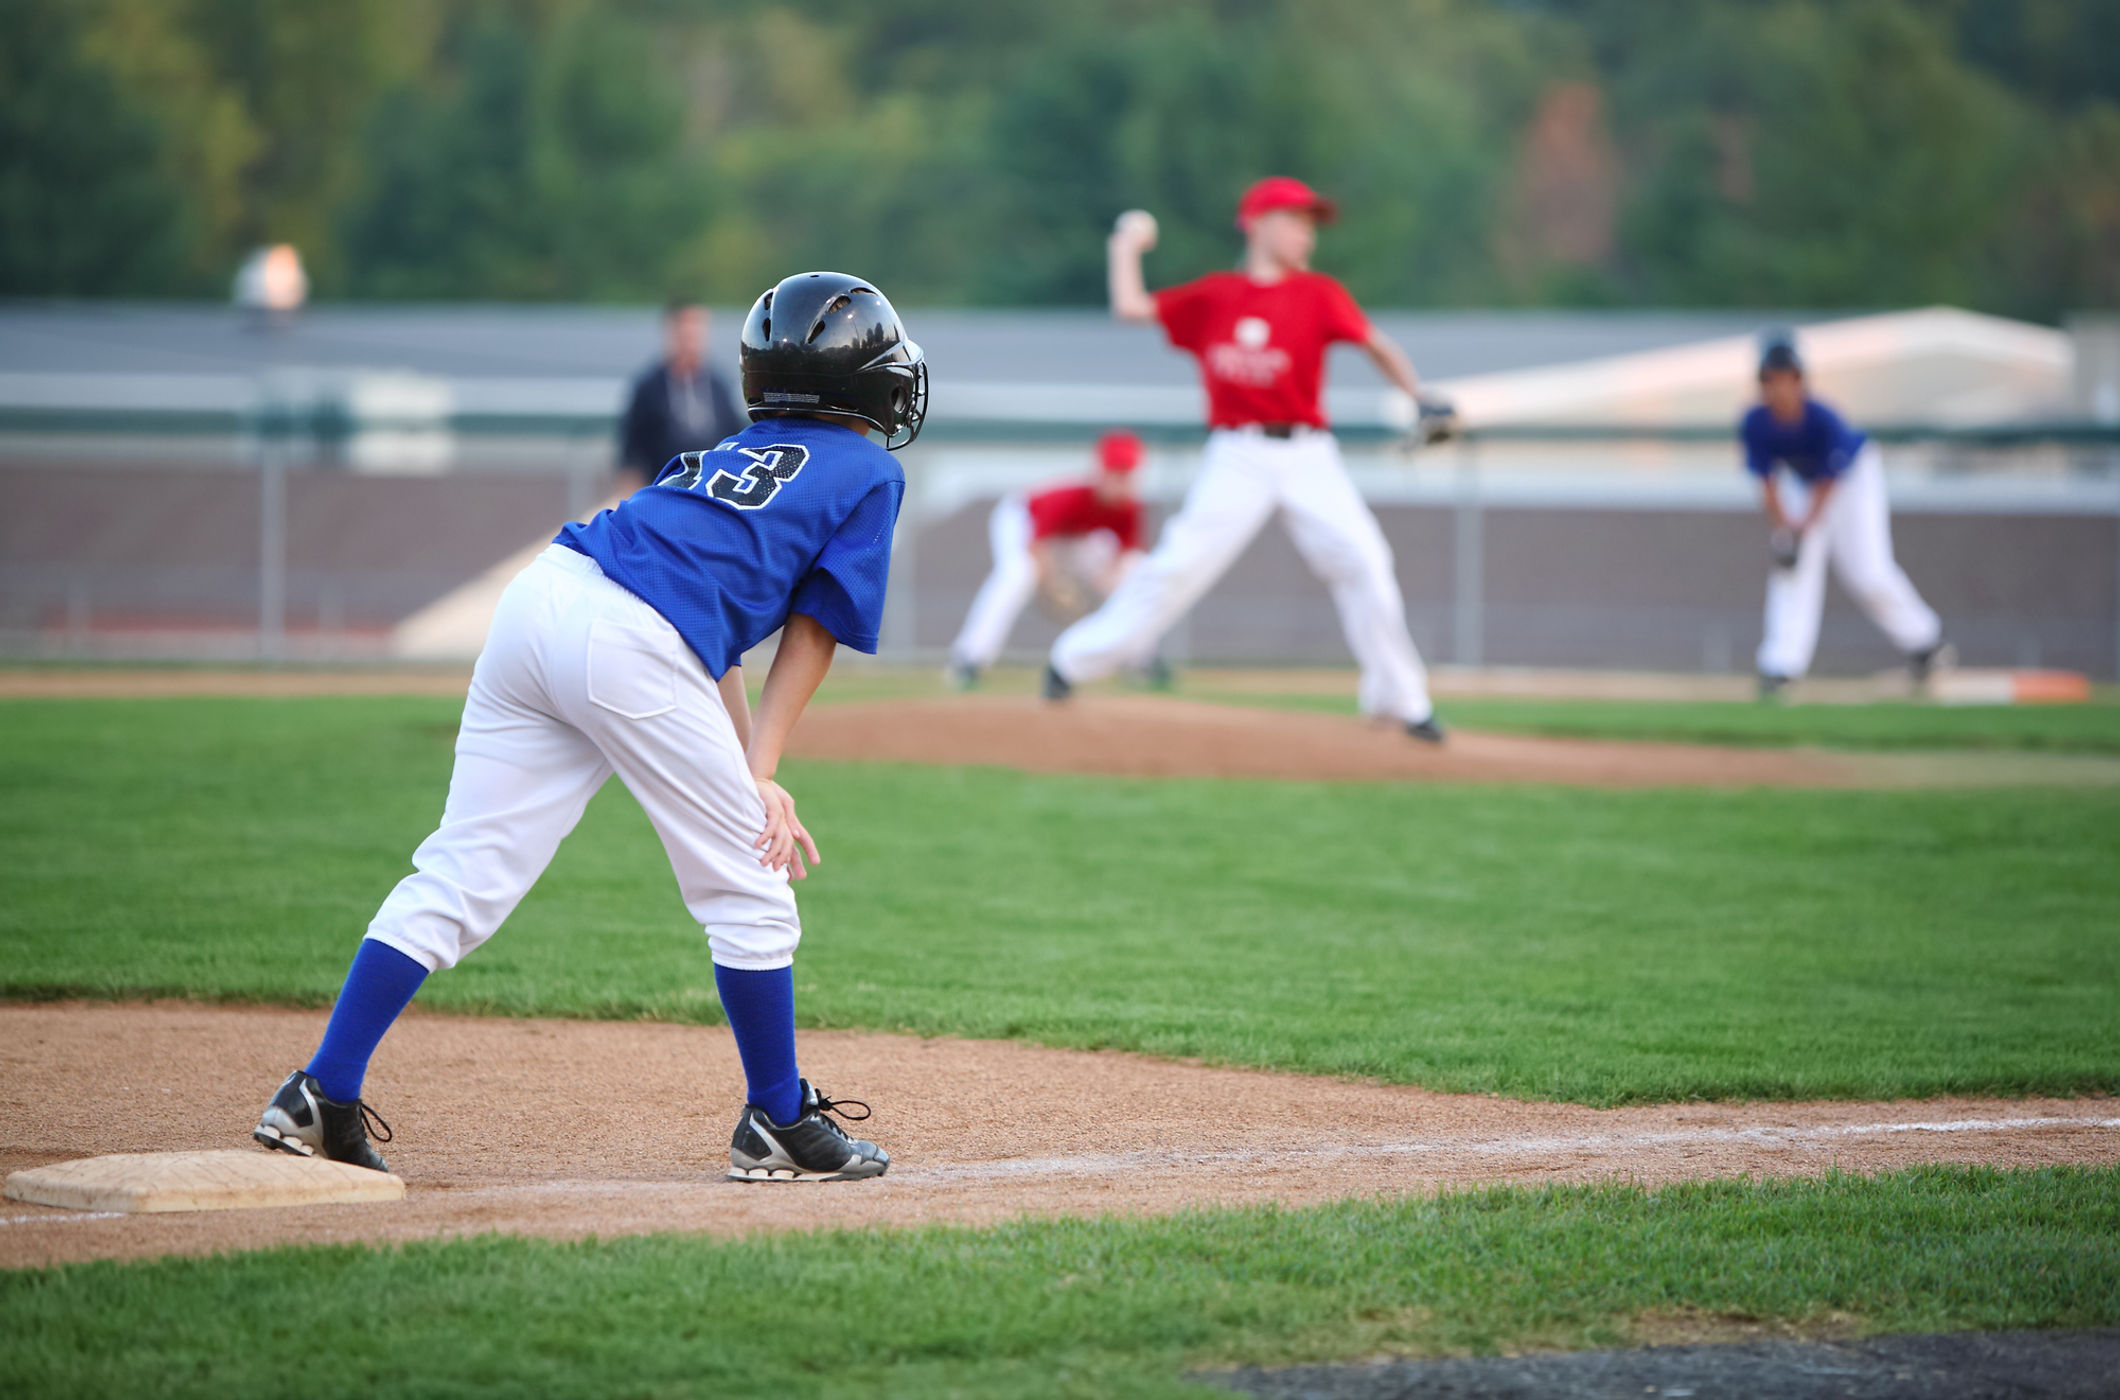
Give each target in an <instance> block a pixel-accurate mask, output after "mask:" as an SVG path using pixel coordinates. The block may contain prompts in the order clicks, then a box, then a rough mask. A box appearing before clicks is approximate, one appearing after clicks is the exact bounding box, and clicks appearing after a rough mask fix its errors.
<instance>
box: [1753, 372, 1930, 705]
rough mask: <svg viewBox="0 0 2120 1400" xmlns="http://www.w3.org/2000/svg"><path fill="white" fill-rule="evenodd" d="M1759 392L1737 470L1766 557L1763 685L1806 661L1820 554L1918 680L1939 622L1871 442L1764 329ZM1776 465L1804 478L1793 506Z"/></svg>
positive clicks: (1773, 688) (1821, 573) (1777, 685)
mask: <svg viewBox="0 0 2120 1400" xmlns="http://www.w3.org/2000/svg"><path fill="white" fill-rule="evenodd" d="M1759 398H1760V402H1759V404H1758V406H1757V407H1755V408H1753V409H1752V410H1751V412H1749V413H1747V414H1746V415H1745V417H1744V421H1743V423H1742V424H1741V425H1740V426H1739V429H1738V432H1739V436H1740V437H1741V438H1742V440H1743V442H1744V449H1745V469H1746V470H1747V471H1749V472H1750V473H1751V474H1752V475H1753V476H1755V477H1757V478H1758V479H1759V483H1760V504H1761V507H1762V508H1763V509H1764V510H1765V512H1766V516H1767V528H1768V532H1769V533H1768V552H1769V554H1770V556H1771V557H1772V559H1773V562H1774V568H1773V570H1772V572H1770V573H1769V574H1768V575H1767V609H1766V628H1765V632H1764V634H1763V635H1762V636H1761V638H1760V642H1759V689H1760V694H1762V695H1765V696H1771V695H1774V694H1777V693H1779V692H1780V691H1781V690H1782V688H1783V687H1785V686H1786V685H1788V683H1789V682H1790V681H1792V680H1794V679H1796V678H1797V677H1799V676H1801V675H1803V674H1804V673H1805V672H1806V671H1808V670H1810V669H1811V656H1812V653H1813V652H1815V651H1816V650H1817V648H1818V623H1819V618H1820V616H1821V614H1822V613H1823V612H1824V611H1825V602H1826V564H1827V562H1828V560H1830V561H1831V563H1832V565H1833V572H1834V574H1835V575H1837V576H1838V577H1839V579H1840V585H1841V587H1843V588H1845V589H1846V590H1847V591H1848V596H1849V597H1851V598H1853V599H1854V600H1855V602H1856V604H1857V606H1859V607H1861V609H1862V610H1863V611H1864V612H1866V613H1868V614H1869V616H1870V620H1871V621H1873V622H1875V623H1876V624H1877V625H1878V627H1879V628H1881V629H1882V630H1883V631H1884V634H1885V635H1886V636H1887V637H1890V638H1891V639H1892V643H1893V645H1895V646H1897V647H1898V648H1899V650H1900V651H1901V652H1902V653H1904V654H1905V656H1906V658H1907V665H1908V667H1909V668H1910V669H1911V670H1912V672H1913V675H1914V679H1915V681H1916V682H1917V683H1919V682H1923V681H1926V680H1927V679H1928V675H1929V670H1930V667H1931V666H1932V665H1933V664H1934V663H1935V660H1936V656H1937V653H1938V651H1939V649H1940V648H1941V646H1942V638H1943V627H1942V624H1941V623H1940V622H1939V621H1938V620H1937V618H1936V614H1935V611H1934V610H1933V609H1931V608H1930V607H1929V605H1928V604H1927V603H1925V602H1923V601H1922V600H1921V595H1920V594H1919V593H1916V592H1915V591H1914V585H1913V584H1912V583H1911V582H1909V581H1908V579H1907V576H1906V573H1905V571H1903V570H1902V569H1901V568H1900V567H1899V565H1898V563H1897V562H1896V561H1895V560H1894V559H1893V557H1892V517H1891V508H1890V507H1889V506H1888V505H1887V504H1886V503H1885V493H1884V463H1883V461H1882V460H1881V458H1880V457H1879V455H1878V452H1877V445H1876V444H1875V443H1873V442H1871V441H1870V440H1869V439H1868V438H1866V437H1864V436H1863V435H1862V434H1861V433H1859V432H1857V431H1856V430H1855V429H1854V428H1851V427H1849V426H1848V424H1847V423H1846V422H1845V421H1843V420H1842V418H1841V417H1840V415H1839V414H1837V413H1835V412H1834V411H1833V410H1832V409H1830V408H1828V407H1826V406H1825V405H1824V404H1822V403H1820V402H1819V401H1818V400H1816V399H1814V398H1812V397H1811V396H1810V394H1809V392H1808V390H1807V389H1806V386H1805V384H1804V373H1803V363H1802V361H1800V360H1799V359H1798V358H1797V356H1796V347H1795V345H1794V344H1793V343H1791V342H1790V341H1789V340H1788V339H1787V338H1786V337H1785V336H1782V337H1773V338H1770V339H1769V340H1768V341H1767V342H1766V344H1765V345H1764V347H1763V349H1762V351H1761V354H1760V361H1759ZM1777 467H1779V468H1782V469H1783V470H1785V471H1786V472H1787V473H1788V474H1789V475H1790V476H1792V477H1794V478H1795V479H1796V480H1797V481H1798V482H1799V483H1801V485H1802V486H1803V488H1804V497H1803V501H1802V503H1801V508H1800V509H1798V508H1792V507H1791V506H1789V505H1785V504H1784V503H1783V500H1782V494H1781V489H1780V484H1779V483H1778V481H1777V480H1776V473H1775V469H1776V468H1777Z"/></svg>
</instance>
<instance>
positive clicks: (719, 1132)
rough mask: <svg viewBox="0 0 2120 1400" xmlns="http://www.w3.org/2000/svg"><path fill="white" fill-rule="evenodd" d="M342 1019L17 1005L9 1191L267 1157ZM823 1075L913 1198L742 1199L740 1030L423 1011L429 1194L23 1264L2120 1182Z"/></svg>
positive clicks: (2025, 1160)
mask: <svg viewBox="0 0 2120 1400" xmlns="http://www.w3.org/2000/svg"><path fill="white" fill-rule="evenodd" d="M323 1021H324V1013H322V1012H319V1011H284V1010H273V1009H254V1008H226V1007H204V1006H193V1005H188V1004H183V1003H155V1004H151V1005H110V1004H97V1003H85V1004H84V1003H69V1004H62V1005H49V1006H31V1005H14V1006H0V1171H14V1170H18V1169H20V1168H23V1167H28V1166H37V1165H41V1164H44V1163H47V1162H53V1161H60V1160H64V1159H67V1158H72V1157H87V1156H93V1155H97V1154H100V1153H107V1152H147V1151H174V1150H180V1149H190V1148H211V1147H239V1146H243V1145H245V1144H247V1143H248V1142H249V1132H250V1128H251V1125H252V1124H253V1123H254V1122H255V1121H256V1118H257V1113H258V1110H259V1109H260V1108H261V1107H262V1106H263V1104H264V1101H265V1099H266V1098H267V1096H268V1095H269V1094H270V1093H271V1091H272V1089H273V1087H274V1086H275V1085H276V1084H277V1083H278V1082H279V1080H280V1079H281V1078H282V1077H283V1076H284V1075H285V1074H286V1073H287V1071H288V1069H289V1068H291V1067H293V1066H295V1065H297V1064H299V1063H300V1062H301V1061H302V1060H303V1058H304V1057H305V1056H306V1055H307V1054H308V1052H309V1050H310V1048H311V1047H312V1046H313V1045H314V1043H315V1041H316V1038H317V1035H318V1033H319V1032H320V1031H321V1029H322V1027H323ZM803 1060H804V1068H805V1070H806V1071H807V1072H808V1073H810V1074H812V1075H814V1076H815V1077H816V1078H817V1080H818V1081H819V1082H820V1083H821V1084H823V1085H824V1086H825V1087H826V1089H827V1090H828V1091H829V1092H832V1093H835V1094H843V1095H848V1096H852V1097H857V1098H863V1099H867V1100H868V1101H870V1102H871V1103H873V1104H874V1105H875V1107H876V1116H875V1118H874V1119H873V1120H872V1121H871V1122H870V1123H868V1124H866V1125H865V1126H864V1128H863V1131H864V1132H866V1133H868V1134H869V1135H871V1136H873V1137H874V1138H875V1139H876V1140H878V1141H880V1142H881V1143H883V1144H884V1145H885V1146H886V1147H888V1148H889V1149H890V1151H891V1155H892V1166H891V1169H890V1173H889V1175H887V1176H885V1177H883V1178H881V1179H880V1180H877V1181H870V1182H856V1183H845V1184H834V1185H826V1186H752V1185H739V1184H736V1183H733V1182H728V1181H726V1180H723V1179H722V1177H721V1175H720V1173H721V1172H722V1171H723V1170H725V1169H726V1166H727V1162H728V1158H727V1155H726V1153H727V1140H728V1131H729V1128H730V1126H731V1124H732V1123H733V1122H734V1118H735V1107H736V1104H737V1102H738V1100H739V1099H740V1097H741V1092H742V1090H741V1085H742V1079H741V1075H740V1072H739V1068H738V1065H737V1061H736V1053H735V1047H734V1044H733V1042H732V1041H731V1040H730V1038H729V1035H728V1032H727V1031H726V1030H722V1029H719V1028H708V1027H695V1026H671V1025H655V1024H639V1023H611V1022H583V1021H527V1020H491V1019H481V1018H474V1017H456V1016H430V1015H419V1014H414V1015H411V1016H408V1017H407V1018H406V1019H405V1021H404V1022H403V1023H402V1024H400V1025H399V1026H398V1027H397V1028H396V1029H395V1030H393V1031H392V1033H391V1036H390V1039H389V1040H388V1042H386V1044H385V1045H384V1047H383V1051H382V1053H381V1054H380V1055H379V1056H378V1057H377V1060H376V1064H375V1068H374V1070H373V1072H372V1073H371V1074H370V1076H369V1081H368V1089H367V1093H368V1096H369V1098H370V1099H371V1100H372V1101H373V1102H374V1103H376V1104H377V1105H378V1106H379V1107H380V1108H381V1110H382V1111H383V1113H384V1114H386V1115H387V1116H388V1117H389V1119H390V1121H391V1124H392V1125H393V1126H394V1127H395V1129H396V1132H397V1140H396V1142H394V1143H392V1144H390V1145H389V1146H387V1147H385V1148H384V1152H385V1154H386V1155H387V1156H388V1157H389V1159H390V1162H391V1165H392V1167H393V1168H394V1169H395V1170H396V1171H398V1172H399V1173H400V1174H402V1175H403V1176H404V1178H405V1180H406V1181H407V1182H408V1183H409V1185H410V1188H411V1189H410V1191H409V1192H408V1193H407V1196H406V1199H405V1200H404V1201H403V1202H401V1203H398V1204H394V1205H368V1206H312V1207H293V1208H286V1209H274V1210H257V1211H234V1212H224V1213H208V1214H194V1215H161V1216H108V1215H94V1214H84V1213H80V1212H70V1211H61V1210H52V1209H46V1208H43V1207H38V1206H27V1205H23V1204H21V1203H19V1202H14V1201H6V1202H0V1267H21V1266H26V1265H41V1264H46V1263H51V1262H55V1261H59V1260H70V1259H90V1258H104V1257H119V1258H125V1257H136V1256H143V1255H155V1254H167V1253H184V1254H194V1253H204V1252H208V1251H213V1250H221V1249H249V1248H259V1247H264V1246H268V1245H277V1244H289V1243H324V1242H332V1241H356V1240H365V1241H387V1240H408V1239H421V1238H429V1237H434V1236H444V1235H456V1234H464V1233H470V1232H478V1231H487V1230H499V1231H507V1232H514V1233H522V1234H532V1235H545V1236H553V1237H559V1238H576V1237H580V1236H584V1235H592V1234H593V1235H615V1234H634V1233H641V1232H646V1231H654V1230H697V1231H706V1232H710V1233H715V1234H742V1233H747V1232H752V1231H759V1230H783V1229H814V1228H817V1227H819V1226H831V1225H845V1226H865V1225H910V1224H918V1223H922V1222H928V1221H962V1222H973V1223H982V1222H991V1221H995V1220H1000V1219H1004V1218H1007V1217H1010V1216H1016V1215H1023V1214H1084V1215H1087V1214H1105V1213H1117V1214H1150V1213H1158V1212H1166V1211H1172V1210H1177V1209H1180V1208H1183V1207H1186V1206H1207V1205H1234V1204H1242V1203H1256V1202H1266V1201H1279V1202H1287V1203H1291V1204H1300V1203H1306V1202H1316V1201H1325V1200H1332V1199H1338V1198H1343V1197H1348V1196H1366V1195H1378V1194H1401V1193H1408V1192H1428V1191H1434V1190H1436V1189H1437V1188H1439V1187H1445V1186H1461V1185H1471V1184H1476V1183H1489V1182H1547V1181H1591V1180H1598V1179H1605V1178H1611V1177H1625V1178H1628V1179H1632V1180H1638V1181H1643V1182H1649V1183H1657V1182H1668V1181H1678V1180H1685V1179H1691V1178H1698V1177H1711V1176H1730V1175H1737V1174H1751V1175H1775V1176H1786V1175H1802V1174H1810V1173H1816V1172H1821V1171H1824V1170H1826V1169H1827V1168H1829V1167H1834V1166H1839V1167H1843V1168H1848V1169H1852V1170H1861V1171H1872V1170H1879V1169H1883V1168H1890V1167H1902V1166H1908V1165H1911V1164H1914V1163H1918V1162H1985V1163H1992V1164H1995V1165H2008V1166H2029V1165H2035V1164H2045V1163H2058V1162H2083V1163H2120V1102H2115V1101H2113V1100H2110V1099H2077V1100H2041V1099H2024V1100H2010V1101H1979V1100H1965V1099H1952V1100H1942V1099H1938V1100H1928V1101H1922V1102H1909V1103H1890V1104H1874V1103H1810V1104H1784V1103H1755V1104H1695V1105H1682V1106H1659V1107H1654V1108H1629V1109H1613V1110H1599V1109H1589V1108H1582V1107H1579V1106H1575V1105H1569V1104H1541V1103H1522V1102H1518V1101H1516V1100H1511V1099H1500V1098H1486V1097H1480V1096H1474V1095H1451V1094H1433V1093H1427V1092H1424V1091H1422V1090H1419V1089H1407V1088H1393V1087H1386V1086H1381V1085H1374V1084H1361V1083H1350V1082H1346V1081H1341V1080H1332V1079H1314V1078H1307V1077H1302V1076H1296V1075H1278V1074H1266V1073H1260V1072H1256V1071H1249V1070H1229V1069H1209V1068H1204V1067H1202V1066H1199V1065H1193V1064H1184V1063H1172V1062H1166V1061H1159V1060H1151V1059H1146V1058H1143V1057H1140V1056H1135V1055H1124V1054H1118V1053H1110V1052H1104V1053H1096V1054H1088V1053H1082V1052H1077V1051H1066V1050H1046V1049H1040V1048H1037V1047H1034V1046H1026V1045H1018V1044H1010V1043H1001V1042H991V1041H969V1040H950V1039H944V1040H919V1039H915V1038H912V1037H908V1036H893V1035H874V1034H861V1033H855V1032H807V1033H805V1034H804V1036H803Z"/></svg>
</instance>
